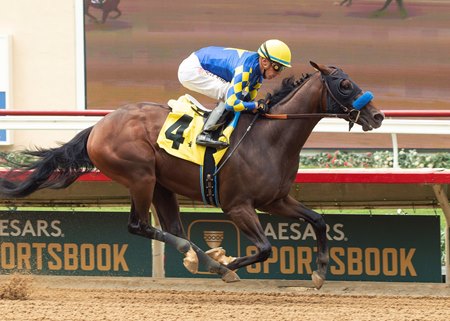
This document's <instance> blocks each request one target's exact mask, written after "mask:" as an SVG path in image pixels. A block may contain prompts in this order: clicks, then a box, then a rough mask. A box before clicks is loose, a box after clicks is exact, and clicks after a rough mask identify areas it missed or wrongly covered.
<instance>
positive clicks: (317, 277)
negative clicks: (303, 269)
mask: <svg viewBox="0 0 450 321" xmlns="http://www.w3.org/2000/svg"><path fill="white" fill-rule="evenodd" d="M311 279H312V281H313V283H314V286H315V287H316V289H317V290H320V288H321V287H322V285H323V283H324V282H325V280H324V279H323V278H322V277H321V276H320V275H319V273H317V271H314V272H313V273H312V275H311Z"/></svg>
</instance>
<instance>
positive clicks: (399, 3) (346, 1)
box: [339, 0, 408, 18]
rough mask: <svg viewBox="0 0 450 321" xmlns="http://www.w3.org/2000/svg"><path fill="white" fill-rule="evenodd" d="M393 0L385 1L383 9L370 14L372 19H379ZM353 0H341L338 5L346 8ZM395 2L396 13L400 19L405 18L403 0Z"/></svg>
mask: <svg viewBox="0 0 450 321" xmlns="http://www.w3.org/2000/svg"><path fill="white" fill-rule="evenodd" d="M392 1H393V0H386V2H385V3H384V5H383V7H381V8H380V9H378V10H375V11H374V12H372V13H371V16H372V17H379V16H381V15H383V13H384V12H385V10H386V9H387V8H388V7H389V5H390V4H391V3H392ZM352 2H353V0H342V1H341V2H340V3H339V5H341V6H343V5H346V6H347V7H349V6H351V5H352ZM395 2H396V3H397V7H398V11H399V12H400V15H401V16H402V18H406V17H408V12H407V11H406V8H405V6H404V5H403V0H395Z"/></svg>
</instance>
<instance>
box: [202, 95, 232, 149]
mask: <svg viewBox="0 0 450 321" xmlns="http://www.w3.org/2000/svg"><path fill="white" fill-rule="evenodd" d="M225 111H226V110H225V103H224V102H220V103H219V105H218V106H217V107H216V108H214V109H213V110H212V111H211V113H210V114H209V116H208V119H206V122H205V124H204V125H203V130H202V132H201V133H200V134H199V135H198V136H197V139H196V141H195V142H196V143H197V144H198V145H202V146H207V147H214V148H217V149H223V148H226V147H228V144H227V143H225V142H222V141H220V140H215V139H214V138H213V137H212V136H211V135H212V133H213V132H214V131H215V130H216V129H218V128H219V127H220V126H221V125H222V124H221V123H220V120H221V119H222V116H223V115H224V113H225Z"/></svg>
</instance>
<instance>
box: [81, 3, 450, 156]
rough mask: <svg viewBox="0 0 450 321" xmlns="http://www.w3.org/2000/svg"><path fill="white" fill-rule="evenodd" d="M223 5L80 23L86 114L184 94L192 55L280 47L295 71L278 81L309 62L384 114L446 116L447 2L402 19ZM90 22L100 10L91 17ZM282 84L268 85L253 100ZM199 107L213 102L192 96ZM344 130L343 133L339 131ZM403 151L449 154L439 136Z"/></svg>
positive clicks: (131, 12) (413, 6)
mask: <svg viewBox="0 0 450 321" xmlns="http://www.w3.org/2000/svg"><path fill="white" fill-rule="evenodd" d="M334 2H338V1H333V0H320V1H318V0H302V1H298V0H283V1H263V2H262V3H261V5H255V3H253V2H251V1H249V2H245V1H244V2H242V1H237V0H230V1H210V0H197V1H184V0H172V1H148V0H133V1H130V0H123V1H121V3H120V9H121V10H122V13H123V14H122V16H121V17H120V18H119V19H117V20H112V19H108V20H107V22H106V23H105V24H104V25H101V24H95V23H93V22H90V21H88V20H86V58H87V98H88V99H87V100H88V108H90V109H115V108H117V107H119V106H120V105H123V104H126V103H130V102H137V101H153V102H159V103H166V102H167V101H168V100H169V99H172V98H178V97H179V96H180V95H182V94H184V93H186V92H188V91H187V90H186V89H185V88H184V87H182V86H181V85H180V83H179V82H178V77H177V69H178V65H179V64H180V62H181V61H182V60H183V59H184V58H186V57H187V56H188V55H189V54H190V53H191V52H192V51H194V50H197V49H198V48H201V47H205V46H209V45H219V46H230V47H234V48H244V49H248V50H256V49H257V47H258V46H259V45H260V44H261V43H262V42H263V41H265V40H267V39H271V38H279V39H282V40H284V41H285V42H286V43H287V44H289V46H290V47H291V49H292V52H293V62H292V65H293V68H292V69H290V70H288V71H286V72H284V73H283V77H286V76H290V75H295V76H300V75H301V74H302V73H306V72H312V71H313V69H312V67H311V66H310V65H309V61H310V60H312V61H315V62H317V63H323V64H331V65H337V66H339V67H341V68H343V69H344V70H345V71H346V72H347V73H349V75H350V76H351V77H352V79H353V80H355V82H356V83H358V84H359V85H360V86H361V87H362V88H363V89H365V90H371V91H372V92H373V93H374V94H375V100H374V102H375V104H376V106H378V107H379V108H380V109H382V110H389V109H450V94H449V92H450V82H449V81H448V74H449V73H450V60H449V58H448V52H449V51H450V42H449V41H448V39H449V36H450V19H448V12H449V11H450V1H445V0H444V1H435V0H422V1H420V0H407V1H405V6H406V9H407V11H408V17H407V18H406V19H402V18H401V15H400V14H399V12H398V10H397V7H396V5H395V1H393V3H392V5H391V6H390V7H389V10H388V11H387V12H386V14H385V15H383V16H380V17H378V18H373V17H372V13H373V12H374V11H375V10H377V9H379V8H381V6H382V5H383V3H384V0H355V1H353V5H352V6H351V7H345V6H342V7H341V6H339V5H335V3H334ZM92 13H93V14H95V15H96V16H99V15H100V11H99V10H97V9H92ZM281 78H282V77H279V78H276V79H274V80H271V81H265V82H264V85H263V87H262V88H261V91H260V97H264V95H265V93H266V92H271V91H272V90H273V89H275V88H276V87H278V86H279V84H280V81H281ZM189 93H190V94H192V95H194V97H196V98H197V99H198V100H199V101H200V102H202V103H203V104H205V105H207V106H210V107H212V106H213V105H214V102H213V101H212V100H210V99H209V98H207V97H205V96H202V95H199V94H197V93H193V92H189ZM343 126H345V127H346V124H345V123H344V122H343ZM398 145H399V147H400V148H426V149H436V148H441V149H449V148H450V140H449V139H448V137H446V136H444V135H432V136H431V137H430V135H407V134H403V135H398ZM305 147H306V148H331V149H339V148H391V147H392V142H391V137H390V136H389V135H382V134H369V135H364V134H353V135H351V138H350V139H349V136H348V135H347V134H333V136H332V137H330V135H329V134H326V133H314V134H313V135H312V136H311V137H310V139H309V140H308V142H307V144H306V145H305Z"/></svg>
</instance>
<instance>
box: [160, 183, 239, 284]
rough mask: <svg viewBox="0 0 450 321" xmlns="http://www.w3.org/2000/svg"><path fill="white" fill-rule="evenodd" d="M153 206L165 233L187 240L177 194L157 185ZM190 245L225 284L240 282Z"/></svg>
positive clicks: (231, 273) (233, 273) (195, 246)
mask: <svg viewBox="0 0 450 321" xmlns="http://www.w3.org/2000/svg"><path fill="white" fill-rule="evenodd" d="M153 206H154V207H155V210H156V213H157V214H158V218H159V222H160V223H161V227H162V228H163V230H164V231H167V232H168V233H170V234H172V235H175V236H177V237H180V238H183V239H187V237H186V234H185V232H184V230H183V226H182V224H181V218H180V210H179V206H178V201H177V199H176V195H175V193H173V192H171V191H169V190H168V189H166V188H164V187H163V186H161V185H159V184H158V183H156V186H155V190H154V193H153ZM190 244H191V246H192V248H193V249H194V251H195V253H196V254H197V256H198V260H199V263H200V264H203V265H204V266H205V267H206V269H207V270H208V271H209V272H211V273H216V274H219V275H220V276H221V277H222V280H223V281H225V282H235V281H239V277H238V276H237V274H236V273H235V272H233V271H231V270H229V269H228V268H227V267H225V266H224V265H222V264H220V263H218V262H216V261H214V260H213V259H211V258H210V257H209V256H208V255H206V254H205V253H204V252H203V251H202V250H201V249H200V248H199V247H198V246H197V245H195V244H194V243H192V242H190ZM185 265H186V263H185ZM188 270H189V268H188Z"/></svg>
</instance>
